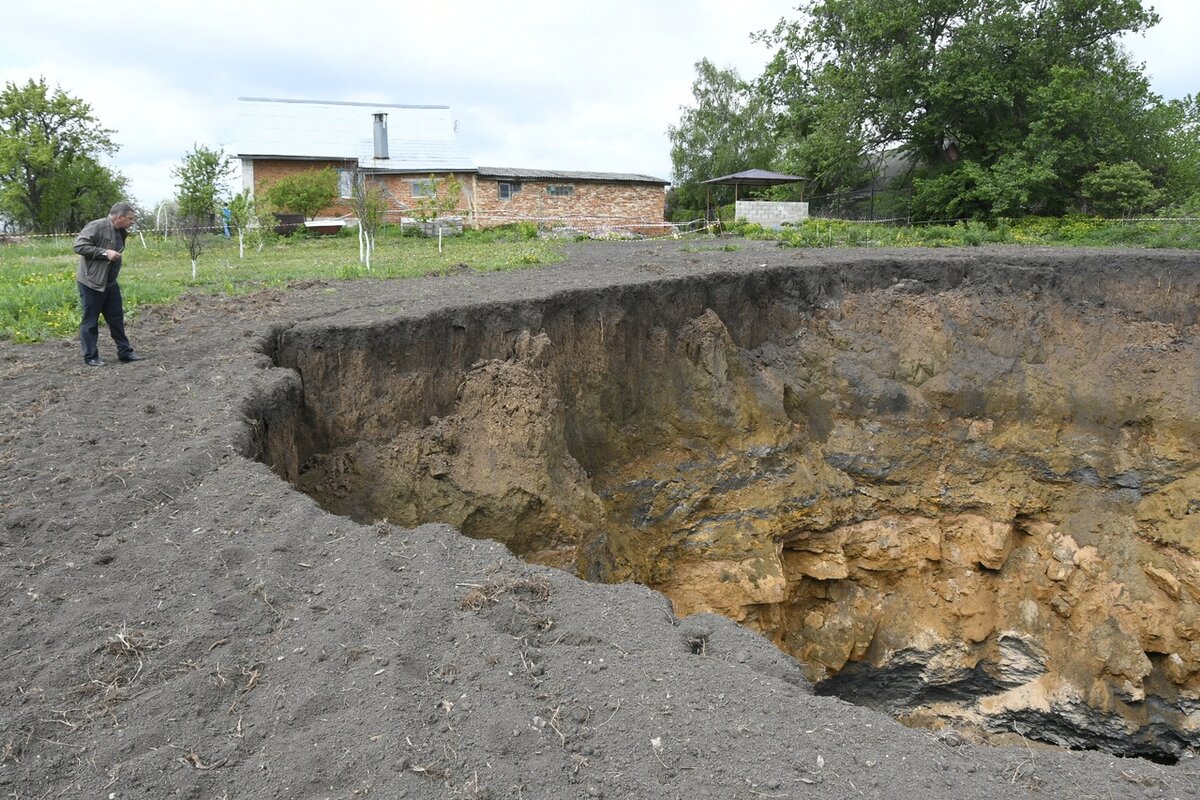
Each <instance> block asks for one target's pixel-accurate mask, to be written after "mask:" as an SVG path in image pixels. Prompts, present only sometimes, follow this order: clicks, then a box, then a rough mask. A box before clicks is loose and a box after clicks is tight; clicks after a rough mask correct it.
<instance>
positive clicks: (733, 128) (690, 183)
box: [667, 59, 776, 213]
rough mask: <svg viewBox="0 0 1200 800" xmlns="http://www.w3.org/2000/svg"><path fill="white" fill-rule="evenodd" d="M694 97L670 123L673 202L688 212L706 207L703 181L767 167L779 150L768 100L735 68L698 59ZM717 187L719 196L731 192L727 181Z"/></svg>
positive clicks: (716, 192)
mask: <svg viewBox="0 0 1200 800" xmlns="http://www.w3.org/2000/svg"><path fill="white" fill-rule="evenodd" d="M692 97H693V98H694V100H695V104H694V105H693V106H685V107H684V108H683V109H682V112H683V114H682V117H681V118H680V121H679V124H678V125H672V126H670V127H669V128H668V129H667V136H668V137H669V138H670V140H671V167H672V170H673V172H674V179H675V189H674V190H673V191H672V195H671V204H672V206H673V207H674V208H676V209H685V210H686V212H688V213H695V212H696V211H697V210H700V209H703V208H704V207H705V203H706V193H705V191H704V187H703V186H701V185H700V184H701V181H705V180H708V179H709V178H718V177H721V176H722V175H730V174H732V173H734V172H741V171H742V170H745V169H752V168H760V169H765V168H768V167H769V166H770V165H771V164H772V162H773V161H774V160H775V156H776V149H775V140H774V136H773V135H772V132H771V114H770V105H769V103H767V102H765V99H764V97H763V96H762V95H761V94H759V93H758V92H756V91H754V87H753V86H751V85H750V84H749V83H747V82H746V81H744V80H742V78H741V77H740V76H739V75H738V73H737V71H736V70H733V69H718V68H717V67H716V66H714V65H713V63H712V62H711V61H709V60H708V59H701V60H700V61H698V62H696V80H695V81H694V82H693V83H692ZM714 191H715V199H716V200H717V201H718V202H728V201H729V200H730V199H731V198H732V189H728V187H718V188H717V189H716V190H714ZM725 195H729V196H728V197H726V196H725Z"/></svg>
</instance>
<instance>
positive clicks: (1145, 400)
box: [258, 254, 1200, 758]
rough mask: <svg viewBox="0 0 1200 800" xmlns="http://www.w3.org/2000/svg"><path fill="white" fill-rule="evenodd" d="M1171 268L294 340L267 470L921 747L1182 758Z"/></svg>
mask: <svg viewBox="0 0 1200 800" xmlns="http://www.w3.org/2000/svg"><path fill="white" fill-rule="evenodd" d="M1197 299H1198V290H1197V278H1196V275H1195V270H1194V269H1192V268H1191V267H1190V265H1188V264H1187V263H1186V262H1181V261H1179V260H1178V259H1170V258H1165V259H1156V258H1154V256H1153V255H1152V254H1151V255H1146V256H1142V257H1140V260H1134V259H1131V260H1129V261H1123V262H1122V263H1121V264H1119V265H1117V264H1105V263H1095V262H1093V261H1089V260H1088V258H1087V257H1086V256H1080V257H1078V259H1077V260H1076V261H1075V262H1074V263H1071V262H1067V263H1064V262H1063V260H1062V256H1061V255H1055V256H1054V259H1053V260H1051V259H1050V258H1049V257H1047V258H1046V259H1045V260H1043V259H1040V258H1039V257H1038V255H1037V254H1025V255H1023V256H1021V257H1020V258H1005V259H997V261H995V262H993V263H984V262H980V261H978V260H967V259H957V258H945V259H939V258H937V257H936V256H930V257H929V258H927V259H925V260H918V259H897V260H896V261H889V260H887V259H886V258H883V259H876V260H874V261H872V262H869V263H866V262H860V263H847V264H842V265H833V266H829V265H826V266H821V267H817V268H812V269H802V268H788V269H777V270H769V271H768V270H764V271H761V272H757V273H751V274H745V273H736V274H735V273H730V274H718V275H715V276H709V277H707V278H706V279H705V280H689V279H676V280H670V281H660V282H656V283H650V284H646V285H642V286H635V287H624V288H620V289H614V290H608V291H580V292H570V293H564V294H562V295H558V296H554V297H552V298H550V299H549V300H546V301H540V302H514V303H509V304H493V305H484V306H477V307H471V306H463V307H461V308H459V309H453V310H450V311H445V312H440V313H438V314H436V315H433V316H429V317H422V318H396V319H392V320H388V321H386V322H378V321H373V322H370V323H365V324H363V325H345V324H343V325H341V326H340V327H324V328H321V327H312V326H309V327H304V328H292V329H287V330H285V331H284V332H282V333H281V334H280V336H279V338H278V340H277V341H276V342H275V343H274V345H273V349H274V352H273V353H272V354H271V355H272V357H273V358H274V359H275V361H276V363H278V364H279V365H281V366H285V367H291V368H292V369H294V370H295V371H296V374H297V378H298V379H297V381H296V382H295V383H294V384H290V385H288V386H287V387H286V389H285V390H284V391H285V392H286V393H287V394H288V396H287V397H286V398H285V400H284V402H282V403H276V404H274V405H273V406H272V408H274V409H276V410H275V411H274V412H273V416H271V417H270V418H263V419H260V420H259V423H260V424H259V428H258V447H259V452H260V456H261V458H262V460H264V461H265V462H266V463H268V464H271V465H272V466H273V467H274V468H275V469H276V471H277V472H279V473H280V474H281V475H283V476H284V477H285V478H287V479H288V480H290V481H292V482H293V483H295V484H296V485H297V486H299V487H300V488H302V489H303V490H305V491H307V492H308V493H310V494H311V495H312V496H313V497H315V498H316V499H318V501H319V502H321V503H322V505H324V506H325V507H326V508H327V509H329V510H331V511H334V512H336V513H340V514H344V515H348V516H350V517H353V518H355V519H356V520H359V521H366V522H369V521H371V520H373V519H377V518H387V519H389V520H390V521H392V522H396V523H399V524H405V525H413V524H417V523H420V522H424V521H435V520H436V521H442V522H449V523H451V524H454V525H455V526H457V527H458V528H460V529H461V530H463V531H464V532H465V533H467V534H469V535H472V536H477V537H485V538H491V539H495V540H497V541H501V542H503V543H505V544H506V545H508V546H509V547H510V548H511V549H512V550H513V551H514V552H517V553H518V554H521V555H522V556H524V557H526V558H528V559H531V560H535V561H539V562H542V563H548V564H553V565H556V566H560V567H563V568H564V569H568V570H572V571H575V572H577V573H579V574H580V575H582V576H584V577H587V578H589V579H591V580H598V581H610V582H615V581H622V580H635V581H638V582H641V583H645V584H647V585H650V586H653V587H655V588H658V589H660V590H662V591H663V592H664V593H665V594H667V596H668V597H670V598H671V600H672V602H673V603H674V606H675V609H676V612H677V613H678V614H680V615H684V614H689V613H692V612H696V611H716V612H719V613H722V614H724V615H726V616H729V617H732V618H734V619H737V620H739V621H741V622H743V623H744V624H746V625H747V626H749V627H751V628H754V629H755V630H758V631H760V632H762V633H764V634H765V635H767V636H769V637H770V638H772V639H773V640H774V641H775V642H776V643H777V644H779V645H780V647H782V648H783V649H784V650H786V651H787V652H790V653H792V654H794V655H795V656H796V657H797V658H798V659H799V660H800V661H801V662H802V663H803V664H804V665H805V668H806V671H807V673H808V676H809V677H810V679H812V680H814V681H816V682H818V686H819V688H821V689H822V690H824V691H829V692H836V693H838V694H840V695H842V696H844V697H847V698H850V699H855V700H856V701H859V702H863V703H866V704H869V705H873V706H876V707H880V708H884V709H886V710H888V711H890V712H891V713H894V714H896V715H898V716H900V717H901V718H905V719H908V720H910V721H913V722H916V723H923V724H935V725H937V724H944V723H946V722H947V721H949V722H952V723H953V724H956V725H975V726H978V727H979V728H981V729H984V730H993V731H1003V730H1018V731H1020V732H1022V733H1025V734H1026V735H1030V736H1033V737H1037V738H1042V739H1045V740H1048V741H1052V742H1056V743H1060V744H1066V745H1070V746H1079V747H1097V746H1098V747H1104V748H1106V749H1110V750H1113V751H1116V752H1122V753H1141V754H1148V755H1152V756H1155V757H1162V758H1170V757H1172V756H1174V755H1177V754H1178V753H1180V752H1182V751H1183V750H1184V749H1185V748H1187V747H1189V746H1191V747H1194V746H1195V745H1196V744H1197V742H1198V741H1200V739H1198V737H1200V644H1198V642H1197V640H1198V639H1200V602H1198V601H1200V561H1197V549H1196V548H1197V547H1198V546H1200V534H1198V533H1197V527H1196V526H1195V525H1194V524H1193V520H1194V519H1196V517H1194V516H1193V514H1194V513H1200V473H1198V472H1197V453H1196V450H1195V446H1194V442H1195V441H1196V440H1197V434H1198V433H1200V407H1198V405H1197V399H1196V389H1197V387H1200V366H1198V361H1197V351H1196V348H1195V340H1194V337H1195V329H1196V308H1197Z"/></svg>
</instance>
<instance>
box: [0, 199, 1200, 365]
mask: <svg viewBox="0 0 1200 800" xmlns="http://www.w3.org/2000/svg"><path fill="white" fill-rule="evenodd" d="M732 230H733V231H734V232H736V233H740V234H741V235H742V236H745V237H746V238H750V239H770V240H777V241H779V242H780V243H781V244H783V245H785V246H789V247H969V246H978V245H985V244H1017V245H1039V246H1052V247H1143V248H1163V247H1170V248H1182V249H1190V250H1197V249H1200V220H1195V219H1192V220H1188V221H1183V222H1153V221H1131V222H1123V221H1105V220H1099V219H1096V218H1093V217H1063V218H1045V217H1030V218H1027V219H1022V220H1016V221H1007V220H1002V221H999V222H995V223H991V224H987V223H982V222H959V223H955V224H952V225H914V226H900V225H887V224H878V223H865V222H847V221H843V220H828V219H810V220H807V221H805V222H803V223H801V224H799V225H794V226H791V227H786V228H783V229H782V230H778V231H774V230H766V229H764V228H762V227H760V226H758V225H747V224H740V225H734V226H732ZM71 242H72V239H71V237H69V236H66V237H53V238H38V239H30V240H29V242H28V243H15V244H0V339H9V340H12V341H18V342H36V341H40V340H42V339H53V338H59V337H70V336H75V335H76V334H77V331H78V326H79V296H78V292H77V289H76V287H75V264H76V262H77V260H78V256H76V255H75V253H74V252H72V250H71ZM205 246H206V249H205V251H204V253H203V254H202V255H201V256H200V261H199V270H198V274H197V277H196V280H194V281H193V280H192V272H191V262H190V261H189V259H188V254H187V248H186V247H185V245H184V244H183V242H182V240H180V239H163V238H160V237H157V236H154V237H151V236H147V237H146V239H145V244H144V246H143V243H142V240H141V238H140V237H139V236H137V235H136V234H135V235H134V236H132V237H131V238H130V240H129V242H128V246H127V248H126V259H125V266H124V267H123V268H122V270H121V291H122V294H123V295H124V297H125V310H126V315H127V316H129V317H136V315H137V312H138V308H139V307H141V306H143V305H147V304H153V303H169V302H171V301H172V300H174V299H176V298H178V297H179V296H180V295H182V294H184V293H185V292H207V293H210V294H226V295H237V294H247V293H250V292H253V291H257V290H259V289H263V288H267V287H282V286H286V285H288V284H289V283H293V282H296V281H307V280H321V279H332V280H351V279H360V278H366V279H374V278H407V277H416V276H419V275H428V274H430V273H438V272H443V271H447V270H450V269H455V268H460V267H459V265H462V264H466V265H467V266H468V267H470V268H471V269H472V270H475V271H477V272H489V271H496V270H508V269H523V268H528V267H531V266H537V265H541V264H552V263H554V262H556V261H560V260H562V258H563V257H564V255H563V251H564V244H563V242H562V241H561V240H543V239H538V238H537V229H536V227H534V226H533V225H532V224H531V223H523V224H517V225H513V226H506V227H505V228H494V229H490V230H486V231H467V232H466V233H465V234H464V235H462V236H453V237H447V238H445V239H443V242H442V252H440V253H439V252H438V248H437V241H436V240H433V239H425V238H421V237H413V236H402V235H400V233H399V232H398V231H397V230H396V229H395V228H390V229H386V228H385V229H384V231H383V232H381V233H380V236H379V241H378V247H377V248H376V251H375V254H374V256H373V258H372V265H371V266H372V270H371V271H370V272H367V270H366V268H365V267H364V266H363V265H361V264H360V263H359V262H358V239H357V234H356V232H355V231H354V230H353V229H350V230H346V231H343V232H342V233H340V234H338V235H337V236H305V235H300V236H295V237H291V238H287V239H274V240H271V241H269V242H268V243H267V244H266V245H265V246H264V247H263V249H262V250H261V251H258V250H257V249H255V248H253V247H251V246H249V245H247V248H246V257H245V258H244V259H241V258H238V247H237V242H236V240H227V239H224V238H222V237H217V236H214V237H212V238H210V239H209V240H207V241H206V242H205ZM738 247H739V245H737V244H735V243H727V244H724V245H719V246H704V245H689V246H687V247H686V248H685V250H686V251H687V252H702V251H708V250H724V251H733V250H737V249H738Z"/></svg>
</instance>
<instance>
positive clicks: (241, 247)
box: [238, 228, 246, 258]
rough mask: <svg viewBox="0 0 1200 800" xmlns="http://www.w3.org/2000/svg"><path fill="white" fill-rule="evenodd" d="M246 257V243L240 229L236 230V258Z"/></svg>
mask: <svg viewBox="0 0 1200 800" xmlns="http://www.w3.org/2000/svg"><path fill="white" fill-rule="evenodd" d="M245 257H246V241H245V237H243V236H242V229H241V228H238V258H245Z"/></svg>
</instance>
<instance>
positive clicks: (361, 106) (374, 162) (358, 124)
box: [234, 97, 475, 172]
mask: <svg viewBox="0 0 1200 800" xmlns="http://www.w3.org/2000/svg"><path fill="white" fill-rule="evenodd" d="M377 113H384V114H387V130H388V136H387V140H388V155H389V156H390V158H386V159H378V158H375V157H374V155H375V149H374V127H373V126H374V115H375V114H377ZM234 152H236V153H237V155H238V156H239V157H240V158H297V159H331V160H341V161H349V160H354V159H357V161H358V163H359V166H361V167H362V168H364V169H371V170H378V171H383V172H447V171H455V170H458V171H473V170H474V169H475V164H474V163H473V162H472V161H471V159H470V157H469V156H467V154H466V153H465V152H463V150H462V149H461V148H460V147H459V146H458V140H457V138H456V137H455V133H454V119H453V117H452V116H451V115H450V108H449V106H414V105H396V104H392V103H344V102H332V101H327V100H283V99H274V98H266V97H239V98H238V135H237V139H236V140H235V142H234Z"/></svg>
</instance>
